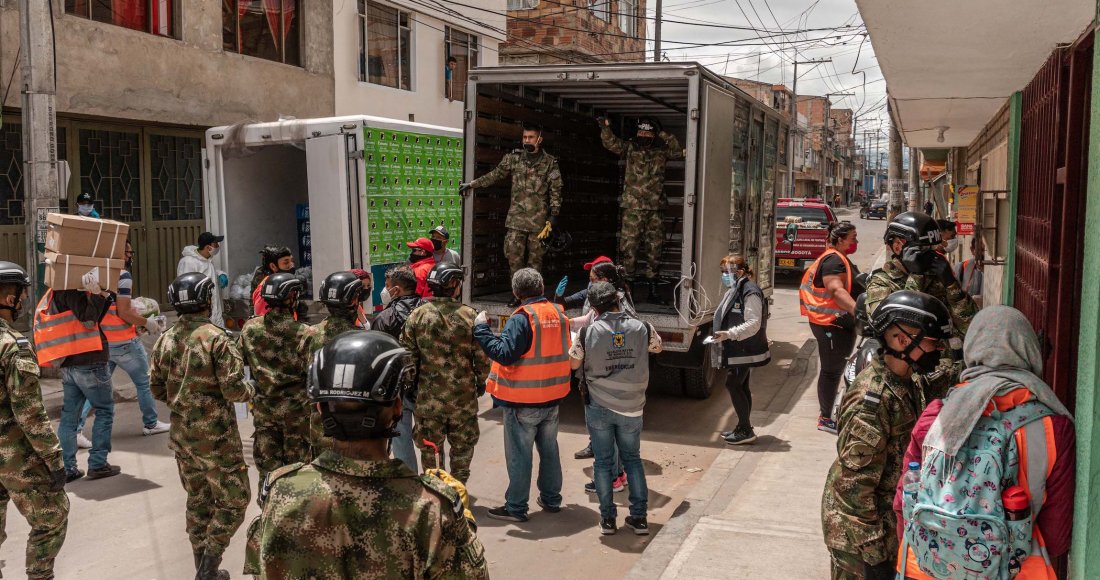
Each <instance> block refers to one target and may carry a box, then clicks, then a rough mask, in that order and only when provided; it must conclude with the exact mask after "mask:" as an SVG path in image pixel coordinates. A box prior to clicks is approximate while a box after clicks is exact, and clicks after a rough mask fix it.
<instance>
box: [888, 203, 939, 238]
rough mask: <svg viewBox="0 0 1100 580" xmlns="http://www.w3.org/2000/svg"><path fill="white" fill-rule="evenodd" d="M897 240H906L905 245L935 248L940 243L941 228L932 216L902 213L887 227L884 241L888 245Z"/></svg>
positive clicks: (916, 212)
mask: <svg viewBox="0 0 1100 580" xmlns="http://www.w3.org/2000/svg"><path fill="white" fill-rule="evenodd" d="M895 238H901V239H903V240H905V245H906V246H909V245H911V244H916V245H918V246H935V245H936V244H938V243H940V228H939V226H938V225H936V220H934V219H932V216H929V215H928V214H925V213H921V212H919V211H907V212H905V213H900V214H898V215H897V217H895V218H894V219H893V221H891V222H890V224H889V225H887V226H886V235H884V236H883V238H882V239H883V240H884V241H885V242H886V243H887V244H891V243H893V242H894V239H895Z"/></svg>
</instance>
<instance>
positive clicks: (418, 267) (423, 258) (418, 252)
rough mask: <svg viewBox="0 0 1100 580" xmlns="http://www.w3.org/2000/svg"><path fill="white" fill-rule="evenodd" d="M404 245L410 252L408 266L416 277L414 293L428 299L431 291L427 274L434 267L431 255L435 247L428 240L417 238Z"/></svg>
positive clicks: (433, 259) (433, 258)
mask: <svg viewBox="0 0 1100 580" xmlns="http://www.w3.org/2000/svg"><path fill="white" fill-rule="evenodd" d="M405 245H406V246H408V247H409V248H410V249H411V250H412V251H411V252H410V253H409V265H410V266H411V267H412V270H413V274H415V275H416V293H417V294H419V295H420V297H421V298H430V297H431V295H432V290H431V288H428V272H431V271H432V266H435V257H434V256H433V255H432V252H434V251H435V246H434V245H432V241H431V240H429V239H428V238H417V239H416V240H415V241H412V242H405Z"/></svg>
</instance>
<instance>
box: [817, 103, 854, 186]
mask: <svg viewBox="0 0 1100 580" xmlns="http://www.w3.org/2000/svg"><path fill="white" fill-rule="evenodd" d="M854 96H856V94H855V93H825V126H824V127H823V128H822V131H821V133H822V136H821V138H822V139H823V140H824V146H825V148H826V149H827V150H828V151H829V152H835V151H836V148H835V147H832V146H831V143H830V141H829V131H830V130H831V129H832V126H833V113H832V107H833V101H832V98H833V97H854ZM833 157H834V158H835V155H834V156H833ZM829 167H832V168H834V169H835V167H834V166H833V164H830V165H829ZM833 173H834V175H833V177H834V178H835V177H836V172H835V171H834V172H833ZM840 179H841V186H842V187H843V184H844V176H841V177H840ZM822 181H824V179H822ZM826 193H827V192H826ZM834 193H835V192H834Z"/></svg>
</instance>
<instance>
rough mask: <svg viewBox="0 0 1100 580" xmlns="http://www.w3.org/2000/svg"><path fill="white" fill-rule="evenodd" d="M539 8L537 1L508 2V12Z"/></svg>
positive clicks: (520, 0)
mask: <svg viewBox="0 0 1100 580" xmlns="http://www.w3.org/2000/svg"><path fill="white" fill-rule="evenodd" d="M538 7H539V0H508V9H509V10H533V9H535V8H538Z"/></svg>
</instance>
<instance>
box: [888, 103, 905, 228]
mask: <svg viewBox="0 0 1100 580" xmlns="http://www.w3.org/2000/svg"><path fill="white" fill-rule="evenodd" d="M901 148H902V144H901V133H899V132H898V126H897V124H895V123H890V164H889V165H888V166H887V179H889V181H888V182H887V183H888V184H889V186H890V212H889V213H890V219H891V220H892V219H894V216H896V215H898V214H899V213H901V212H903V211H904V210H905V191H904V190H903V188H902V173H901Z"/></svg>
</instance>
